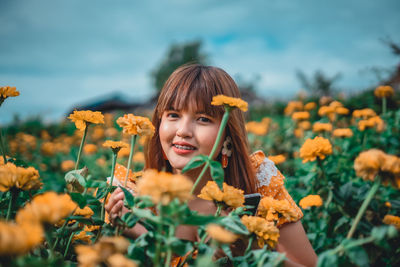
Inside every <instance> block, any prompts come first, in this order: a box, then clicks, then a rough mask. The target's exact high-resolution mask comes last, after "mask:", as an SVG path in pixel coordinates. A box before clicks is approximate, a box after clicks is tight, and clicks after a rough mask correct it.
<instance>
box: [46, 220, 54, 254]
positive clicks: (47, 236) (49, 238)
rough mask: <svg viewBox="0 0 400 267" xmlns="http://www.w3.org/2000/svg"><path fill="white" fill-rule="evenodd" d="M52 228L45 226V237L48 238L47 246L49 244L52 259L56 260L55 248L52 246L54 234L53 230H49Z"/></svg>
mask: <svg viewBox="0 0 400 267" xmlns="http://www.w3.org/2000/svg"><path fill="white" fill-rule="evenodd" d="M50 227H51V226H49V225H46V226H45V229H46V230H45V231H44V232H45V236H46V240H47V244H48V247H49V249H50V259H54V255H55V254H54V248H53V245H52V244H51V239H52V238H51V234H52V233H53V232H52V231H51V229H49V228H50Z"/></svg>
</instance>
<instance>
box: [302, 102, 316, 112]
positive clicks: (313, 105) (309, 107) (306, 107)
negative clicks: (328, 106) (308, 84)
mask: <svg viewBox="0 0 400 267" xmlns="http://www.w3.org/2000/svg"><path fill="white" fill-rule="evenodd" d="M316 107H317V103H315V102H308V103H307V104H305V105H304V110H312V109H314V108H316Z"/></svg>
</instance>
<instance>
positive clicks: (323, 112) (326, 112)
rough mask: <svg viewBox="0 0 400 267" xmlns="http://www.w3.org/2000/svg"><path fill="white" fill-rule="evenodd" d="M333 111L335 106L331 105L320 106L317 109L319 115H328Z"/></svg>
mask: <svg viewBox="0 0 400 267" xmlns="http://www.w3.org/2000/svg"><path fill="white" fill-rule="evenodd" d="M333 113H335V108H334V107H333V106H322V107H320V108H319V110H318V115H319V116H321V117H322V116H328V115H329V114H333Z"/></svg>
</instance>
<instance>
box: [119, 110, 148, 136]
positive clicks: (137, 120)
mask: <svg viewBox="0 0 400 267" xmlns="http://www.w3.org/2000/svg"><path fill="white" fill-rule="evenodd" d="M117 123H118V125H119V126H121V127H122V128H123V133H125V134H130V135H139V136H146V135H148V136H153V134H154V131H155V128H154V126H153V124H152V123H151V121H150V120H149V118H146V117H141V116H135V115H133V114H125V115H124V116H123V117H119V118H118V119H117Z"/></svg>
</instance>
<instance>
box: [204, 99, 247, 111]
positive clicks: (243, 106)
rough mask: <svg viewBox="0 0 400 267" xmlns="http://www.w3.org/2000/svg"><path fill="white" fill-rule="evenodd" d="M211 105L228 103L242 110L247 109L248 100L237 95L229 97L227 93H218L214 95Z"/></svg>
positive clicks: (227, 104)
mask: <svg viewBox="0 0 400 267" xmlns="http://www.w3.org/2000/svg"><path fill="white" fill-rule="evenodd" d="M211 105H213V106H221V105H224V106H225V105H226V106H230V107H233V108H234V107H236V108H239V109H241V110H242V111H244V112H245V111H247V109H248V104H247V102H246V101H244V100H242V99H240V98H236V97H229V96H225V95H216V96H214V97H213V99H212V102H211Z"/></svg>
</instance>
